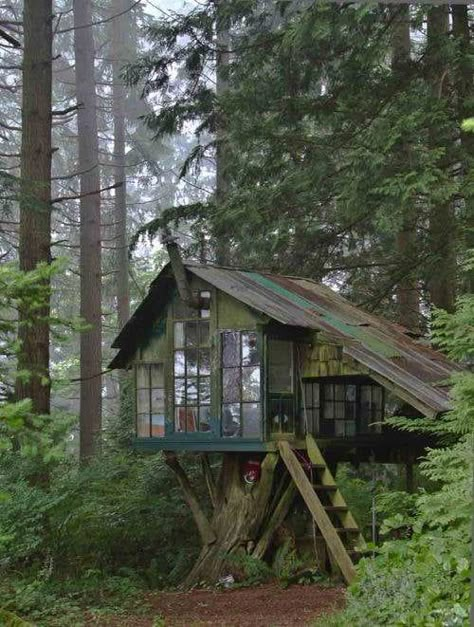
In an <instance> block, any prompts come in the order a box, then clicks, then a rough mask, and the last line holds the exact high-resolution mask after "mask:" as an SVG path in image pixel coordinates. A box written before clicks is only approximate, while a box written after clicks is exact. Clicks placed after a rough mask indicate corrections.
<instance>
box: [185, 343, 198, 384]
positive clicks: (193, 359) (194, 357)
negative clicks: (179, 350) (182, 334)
mask: <svg viewBox="0 0 474 627" xmlns="http://www.w3.org/2000/svg"><path fill="white" fill-rule="evenodd" d="M197 373H198V351H197V349H195V348H192V349H189V350H187V351H186V375H187V376H188V377H189V376H190V375H197Z"/></svg>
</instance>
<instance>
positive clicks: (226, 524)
mask: <svg viewBox="0 0 474 627" xmlns="http://www.w3.org/2000/svg"><path fill="white" fill-rule="evenodd" d="M247 457H248V456H247V455H243V454H238V453H225V454H224V457H223V461H222V466H221V470H220V475H219V479H218V481H217V482H215V481H214V478H213V476H212V474H211V469H210V467H209V464H207V463H203V471H204V474H205V479H206V483H207V486H208V488H209V493H210V496H211V502H212V504H213V513H212V515H211V516H210V518H208V517H207V516H206V514H205V513H204V510H203V509H202V507H201V506H200V505H199V503H198V499H197V496H196V493H195V492H194V490H193V488H192V486H191V484H190V482H189V480H188V478H187V476H186V473H185V472H184V470H183V468H182V467H181V465H180V464H179V461H178V459H177V457H176V455H174V454H172V453H166V454H165V460H166V463H167V464H168V466H170V468H171V469H172V470H173V471H174V472H175V473H176V475H177V478H178V481H179V482H180V484H181V487H182V488H183V492H184V496H185V498H186V501H187V503H188V505H189V507H190V509H191V511H192V513H193V516H194V519H195V521H196V524H197V526H198V529H199V532H200V535H201V540H202V549H201V553H200V555H199V557H198V559H197V561H196V563H195V564H194V566H193V568H192V569H191V572H190V573H189V575H188V576H187V578H186V580H185V582H184V586H185V587H192V586H194V585H197V584H200V583H215V582H216V581H217V580H218V579H219V577H220V576H221V575H223V574H226V573H228V572H229V571H232V562H231V561H229V559H228V558H229V556H231V555H232V554H235V553H238V552H239V551H242V552H245V553H247V554H248V555H253V556H255V557H262V556H263V555H264V554H265V552H266V550H267V549H268V547H269V546H270V543H271V540H272V535H273V531H275V529H276V528H277V526H278V522H280V523H281V522H282V521H283V519H284V518H285V516H286V514H287V513H288V511H289V509H290V507H291V504H292V501H293V497H294V492H293V491H292V490H291V489H289V488H288V487H286V489H285V486H288V483H289V479H288V475H287V473H286V471H285V473H284V474H283V475H282V474H281V473H280V472H277V464H278V460H279V455H278V454H277V453H268V454H267V455H266V456H265V458H264V459H263V461H262V464H261V476H260V480H259V481H258V482H257V483H256V484H254V485H247V484H246V483H245V481H244V479H243V472H242V465H243V462H244V461H245V459H247Z"/></svg>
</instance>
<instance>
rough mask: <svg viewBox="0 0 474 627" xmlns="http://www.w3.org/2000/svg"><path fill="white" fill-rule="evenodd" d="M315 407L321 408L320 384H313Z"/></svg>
mask: <svg viewBox="0 0 474 627" xmlns="http://www.w3.org/2000/svg"><path fill="white" fill-rule="evenodd" d="M312 387H313V407H319V383H313V386H312Z"/></svg>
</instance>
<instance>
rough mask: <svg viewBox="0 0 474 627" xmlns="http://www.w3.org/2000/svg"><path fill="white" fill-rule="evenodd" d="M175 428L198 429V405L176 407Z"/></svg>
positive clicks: (181, 429)
mask: <svg viewBox="0 0 474 627" xmlns="http://www.w3.org/2000/svg"><path fill="white" fill-rule="evenodd" d="M175 428H176V431H178V432H184V431H188V432H192V431H196V429H197V407H176V409H175Z"/></svg>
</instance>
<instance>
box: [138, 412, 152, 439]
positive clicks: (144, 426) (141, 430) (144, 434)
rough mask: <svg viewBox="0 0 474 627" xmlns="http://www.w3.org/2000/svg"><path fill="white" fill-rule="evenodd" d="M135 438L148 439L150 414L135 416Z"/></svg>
mask: <svg viewBox="0 0 474 627" xmlns="http://www.w3.org/2000/svg"><path fill="white" fill-rule="evenodd" d="M137 437H139V438H149V437H150V414H138V415H137Z"/></svg>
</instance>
